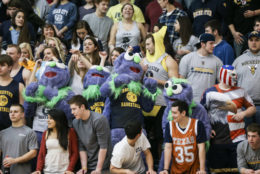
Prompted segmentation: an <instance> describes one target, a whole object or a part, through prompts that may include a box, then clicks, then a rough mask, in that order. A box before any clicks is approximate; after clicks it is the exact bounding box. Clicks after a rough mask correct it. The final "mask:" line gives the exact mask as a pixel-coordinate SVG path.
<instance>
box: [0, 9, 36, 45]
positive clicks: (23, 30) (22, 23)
mask: <svg viewBox="0 0 260 174" xmlns="http://www.w3.org/2000/svg"><path fill="white" fill-rule="evenodd" d="M0 36H2V37H3V38H2V48H3V49H5V50H6V48H7V45H9V44H16V45H19V44H21V43H23V42H27V43H30V45H31V46H32V47H34V41H35V33H34V30H33V27H32V26H31V27H29V26H28V24H27V22H26V17H25V13H24V11H22V10H17V11H16V12H15V13H14V14H13V16H12V19H11V21H6V22H4V23H3V25H2V26H1V28H0Z"/></svg>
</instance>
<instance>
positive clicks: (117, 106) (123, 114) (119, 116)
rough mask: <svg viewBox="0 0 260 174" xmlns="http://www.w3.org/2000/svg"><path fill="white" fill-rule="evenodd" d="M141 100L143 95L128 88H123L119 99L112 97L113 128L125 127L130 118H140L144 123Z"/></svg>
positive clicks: (111, 116)
mask: <svg viewBox="0 0 260 174" xmlns="http://www.w3.org/2000/svg"><path fill="white" fill-rule="evenodd" d="M141 100H142V97H141V96H140V95H136V94H134V93H133V92H131V91H129V90H128V88H123V89H122V91H121V94H120V96H119V97H118V99H116V100H114V99H113V97H110V101H111V105H110V107H111V113H110V118H111V122H110V124H111V125H110V126H111V129H114V128H124V126H125V123H126V122H127V121H129V120H139V121H140V122H141V123H142V122H143V114H142V109H141Z"/></svg>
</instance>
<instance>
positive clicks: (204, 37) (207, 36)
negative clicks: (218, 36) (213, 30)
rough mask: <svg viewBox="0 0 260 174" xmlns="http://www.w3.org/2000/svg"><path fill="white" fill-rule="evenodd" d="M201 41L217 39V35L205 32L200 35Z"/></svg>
mask: <svg viewBox="0 0 260 174" xmlns="http://www.w3.org/2000/svg"><path fill="white" fill-rule="evenodd" d="M199 40H200V42H208V41H215V37H214V36H213V35H212V34H209V33H203V34H201V35H200V37H199Z"/></svg>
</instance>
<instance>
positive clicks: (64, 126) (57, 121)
mask: <svg viewBox="0 0 260 174" xmlns="http://www.w3.org/2000/svg"><path fill="white" fill-rule="evenodd" d="M78 157H79V154H78V140H77V135H76V132H75V131H74V129H73V128H69V127H68V121H67V117H66V115H65V113H64V112H63V111H61V110H57V109H52V110H50V111H49V112H48V129H47V131H45V132H44V133H43V135H42V141H41V147H40V152H39V155H38V160H37V167H36V171H35V172H34V173H33V174H41V172H42V171H43V172H44V173H45V174H51V173H55V174H73V170H74V167H75V165H76V163H77V160H78Z"/></svg>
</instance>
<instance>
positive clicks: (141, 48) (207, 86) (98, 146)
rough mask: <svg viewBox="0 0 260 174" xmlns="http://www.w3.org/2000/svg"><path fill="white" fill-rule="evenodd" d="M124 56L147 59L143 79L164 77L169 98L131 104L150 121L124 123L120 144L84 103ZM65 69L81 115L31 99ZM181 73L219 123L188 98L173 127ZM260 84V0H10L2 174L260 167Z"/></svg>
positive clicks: (3, 33) (1, 58) (4, 27)
mask: <svg viewBox="0 0 260 174" xmlns="http://www.w3.org/2000/svg"><path fill="white" fill-rule="evenodd" d="M124 52H126V54H127V56H132V55H134V56H136V55H138V57H140V58H141V59H140V60H138V61H137V59H135V58H136V57H134V58H133V60H134V61H135V62H136V63H137V64H140V65H141V67H142V71H141V72H143V74H142V80H143V79H145V78H152V79H153V80H155V81H156V83H157V86H158V90H159V91H161V94H159V95H158V96H157V98H156V99H155V101H153V104H152V105H153V108H152V109H151V110H150V111H151V112H144V111H143V112H142V108H141V109H140V106H139V108H138V107H136V108H135V109H136V110H131V108H130V107H129V108H127V109H128V110H129V111H127V112H125V113H124V115H126V114H128V115H129V117H127V118H130V117H131V114H136V115H137V113H138V114H140V115H141V117H142V119H141V121H140V120H133V119H132V120H131V119H130V120H126V121H125V122H124V123H125V124H124V125H120V126H121V127H119V128H123V129H124V134H123V135H124V136H123V137H124V138H123V139H121V138H119V139H118V141H117V143H116V144H114V143H112V142H111V134H110V132H111V130H112V129H114V127H113V125H111V122H110V120H109V119H107V118H108V117H105V116H103V115H104V114H103V115H102V112H98V110H92V109H90V108H91V107H90V103H89V102H88V100H86V98H84V97H85V96H84V95H83V91H84V88H85V87H86V84H85V83H84V80H85V79H86V73H87V72H88V71H89V70H91V69H93V67H94V68H97V70H99V71H101V70H104V71H107V73H111V78H112V79H113V78H115V77H116V76H117V75H118V74H116V73H115V72H117V70H116V69H115V61H116V60H117V58H118V57H119V56H120V55H121V56H122V53H124ZM53 63H54V64H53ZM55 63H56V64H55ZM54 66H56V67H59V68H63V69H65V68H64V67H66V68H68V74H69V75H68V76H70V77H69V78H65V79H64V81H63V82H62V81H61V82H58V83H60V84H61V83H64V84H65V83H66V84H65V87H69V88H68V89H71V90H72V92H71V94H72V93H73V96H72V97H70V99H69V100H67V101H66V104H67V105H66V108H64V109H65V110H66V111H68V110H69V112H70V111H71V113H67V112H64V110H63V111H61V108H55V107H54V108H51V107H48V106H47V105H44V104H43V102H42V103H41V102H39V103H38V104H36V105H35V106H34V105H33V106H31V105H30V106H29V105H27V103H26V102H27V100H28V96H27V95H28V93H26V92H25V91H26V89H28V87H29V88H30V90H32V87H33V86H34V85H35V84H36V83H38V82H39V83H40V85H39V87H38V88H39V89H40V88H42V87H43V86H42V85H43V84H42V82H41V79H42V75H43V73H44V71H45V70H46V69H47V68H48V67H54ZM102 68H103V69H102ZM131 68H132V67H131ZM55 73H56V72H55ZM65 74H66V73H64V76H65ZM52 75H53V74H49V76H52ZM130 75H131V74H130ZM53 76H54V75H53ZM172 78H178V79H181V80H183V79H186V80H187V81H188V82H189V84H190V85H191V87H192V91H193V94H192V95H193V100H194V102H192V104H194V103H195V102H197V103H200V104H201V105H202V106H203V109H205V112H207V118H208V119H209V120H210V125H205V124H204V123H203V121H202V120H200V121H199V120H197V119H195V118H191V114H190V109H191V105H192V104H190V105H189V104H188V103H186V102H184V101H180V100H176V101H174V103H173V104H172V105H171V109H170V112H169V118H171V119H172V120H171V121H168V122H167V124H166V125H162V119H163V114H164V112H165V108H166V107H167V101H166V100H165V99H164V95H165V94H164V93H167V88H168V86H167V85H169V84H168V82H167V81H168V80H169V79H172ZM258 80H259V81H260V1H259V0H0V152H1V157H2V159H1V160H0V161H1V162H0V164H1V170H0V173H3V172H7V173H8V172H9V173H12V174H23V173H24V174H29V173H33V174H41V173H45V174H51V173H55V174H64V173H65V174H72V173H77V174H82V173H92V174H98V173H147V174H153V173H156V172H155V171H157V169H158V171H157V172H160V173H161V174H167V173H172V174H173V173H191V174H195V173H196V174H204V173H212V174H213V173H239V172H240V173H244V174H247V173H248V174H249V173H252V174H257V173H260V165H259V164H260V83H259V81H258ZM67 81H68V83H67ZM122 81H123V82H125V81H124V79H123V80H122ZM140 82H141V81H140ZM144 82H145V81H144ZM141 83H142V82H141ZM110 85H111V83H110ZM46 88H47V87H46ZM58 88H60V87H56V86H51V89H52V90H53V93H52V94H54V93H55V91H56V90H57V91H58ZM172 88H173V90H174V92H173V94H179V93H180V92H181V90H182V87H180V88H181V89H179V86H176V85H175V86H173V87H172ZM98 89H99V88H98ZM121 90H125V91H127V90H128V89H124V88H121ZM43 91H44V89H43V90H42V91H40V90H38V89H36V88H35V89H33V92H35V93H36V94H35V95H38V96H41V95H43V94H44V95H45V93H44V92H43ZM95 92H96V91H95ZM93 93H94V91H93ZM122 93H123V92H122ZM52 94H51V95H52ZM55 95H56V94H55ZM55 95H54V96H51V97H50V98H52V97H53V98H55V97H56V98H55V99H54V100H58V98H59V97H64V96H62V95H64V94H61V93H58V92H57V96H55ZM38 96H36V97H38ZM83 96H84V97H83ZM133 96H135V94H134V95H132V96H131V97H132V99H131V100H130V99H129V98H131V97H129V96H124V95H123V94H120V97H121V98H120V99H118V103H120V102H121V100H122V101H123V100H129V102H130V103H131V102H132V103H135V100H142V99H140V96H139V95H138V99H135V98H133ZM47 98H48V97H47ZM45 99H46V98H44V99H43V98H42V99H40V97H38V98H37V101H43V100H45ZM46 100H47V99H46ZM113 100H115V101H116V97H115V98H114V99H113ZM56 103H57V101H56ZM56 103H55V104H56ZM104 105H105V104H103V106H104ZM119 105H120V104H119ZM28 106H29V109H28ZM121 106H122V105H121ZM137 108H138V109H137ZM109 109H111V110H112V111H111V114H115V115H120V114H122V111H121V110H120V107H118V106H117V105H116V106H111V108H109ZM137 110H138V112H136V111H137ZM104 112H105V111H104ZM27 113H33V115H32V116H31V115H30V116H29V115H27ZM69 114H70V115H71V116H74V117H73V118H71V117H69V116H68V115H69ZM122 115H123V114H122ZM138 117H139V116H138ZM109 118H110V117H109ZM111 118H112V117H111ZM175 123H176V124H175ZM162 127H163V128H165V129H162ZM208 127H211V128H209V129H210V130H208V129H207V128H208ZM113 136H114V135H113ZM119 137H121V135H120V136H119ZM162 152H164V153H163V154H164V155H162ZM206 154H207V155H206Z"/></svg>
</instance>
